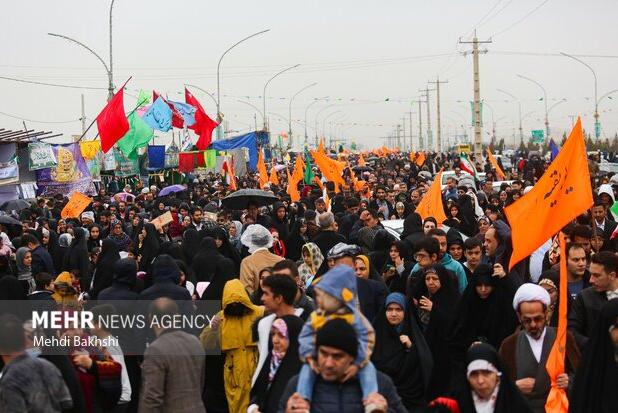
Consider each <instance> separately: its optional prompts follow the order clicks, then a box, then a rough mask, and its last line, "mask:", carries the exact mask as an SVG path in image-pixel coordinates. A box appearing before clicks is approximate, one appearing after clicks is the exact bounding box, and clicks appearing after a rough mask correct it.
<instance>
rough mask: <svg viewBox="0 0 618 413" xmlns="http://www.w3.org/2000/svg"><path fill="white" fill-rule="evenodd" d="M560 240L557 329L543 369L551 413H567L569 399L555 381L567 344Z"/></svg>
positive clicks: (562, 242) (563, 246) (563, 247)
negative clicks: (545, 370) (547, 385)
mask: <svg viewBox="0 0 618 413" xmlns="http://www.w3.org/2000/svg"><path fill="white" fill-rule="evenodd" d="M558 237H559V239H560V257H561V258H560V287H559V289H558V291H560V298H559V299H558V300H559V306H558V329H557V331H556V341H554V345H553V346H552V348H551V351H550V352H549V357H547V363H546V364H545V368H546V369H547V374H548V375H549V378H550V379H551V390H550V391H549V395H548V396H547V401H546V402H545V411H546V412H551V413H567V412H568V410H569V399H568V398H567V395H566V391H565V390H564V389H559V388H558V387H556V380H557V379H558V376H559V375H560V374H563V373H564V357H565V355H566V342H567V264H566V261H567V260H566V256H567V254H566V242H565V240H564V234H563V233H562V232H560V234H558Z"/></svg>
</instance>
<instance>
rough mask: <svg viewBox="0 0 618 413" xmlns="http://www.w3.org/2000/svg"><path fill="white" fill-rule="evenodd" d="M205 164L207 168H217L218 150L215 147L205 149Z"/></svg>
mask: <svg viewBox="0 0 618 413" xmlns="http://www.w3.org/2000/svg"><path fill="white" fill-rule="evenodd" d="M204 166H206V168H215V167H216V166H217V151H216V150H215V149H209V150H207V151H204Z"/></svg>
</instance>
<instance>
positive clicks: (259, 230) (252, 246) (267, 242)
mask: <svg viewBox="0 0 618 413" xmlns="http://www.w3.org/2000/svg"><path fill="white" fill-rule="evenodd" d="M240 242H242V244H243V245H244V246H246V247H247V248H249V252H250V253H251V254H253V253H254V252H255V251H256V250H257V249H258V248H270V247H272V246H273V236H272V234H271V233H270V231H269V230H267V229H266V228H265V227H264V226H262V225H260V224H253V225H249V226H248V227H247V229H245V232H243V233H242V236H241V237H240Z"/></svg>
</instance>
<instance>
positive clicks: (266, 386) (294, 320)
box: [251, 315, 303, 413]
mask: <svg viewBox="0 0 618 413" xmlns="http://www.w3.org/2000/svg"><path fill="white" fill-rule="evenodd" d="M280 318H281V320H283V322H284V323H285V324H286V325H287V327H288V340H289V343H290V344H289V346H288V349H287V350H286V352H285V356H283V359H281V364H280V365H279V368H278V369H277V372H276V373H275V376H274V378H273V380H272V381H269V380H268V375H269V372H270V362H271V358H272V349H273V345H272V339H270V338H269V340H268V356H267V357H266V360H265V361H264V364H263V365H262V369H261V370H260V373H259V374H258V376H257V379H256V381H255V384H254V385H253V387H252V388H251V402H252V403H255V404H257V405H259V406H260V411H261V412H262V413H276V412H277V411H278V406H279V399H281V396H283V391H284V390H285V388H286V386H287V384H288V381H289V380H290V378H292V377H293V376H294V375H296V374H298V372H299V371H300V368H301V366H302V363H301V361H300V357H299V355H298V336H299V335H300V330H301V329H302V327H303V320H302V319H301V318H299V317H296V316H294V315H285V316H283V317H280Z"/></svg>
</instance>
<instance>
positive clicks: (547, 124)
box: [517, 75, 550, 139]
mask: <svg viewBox="0 0 618 413" xmlns="http://www.w3.org/2000/svg"><path fill="white" fill-rule="evenodd" d="M517 76H518V77H520V78H522V79H524V80H527V81H529V82H532V83H534V84H535V85H537V86H538V87H539V88H541V90H542V91H543V101H544V103H545V133H546V134H547V139H549V138H550V137H549V117H548V110H547V92H546V91H545V88H544V87H543V85H541V84H540V83H539V82H537V81H536V80H534V79H530V78H529V77H526V76H523V75H517Z"/></svg>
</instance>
